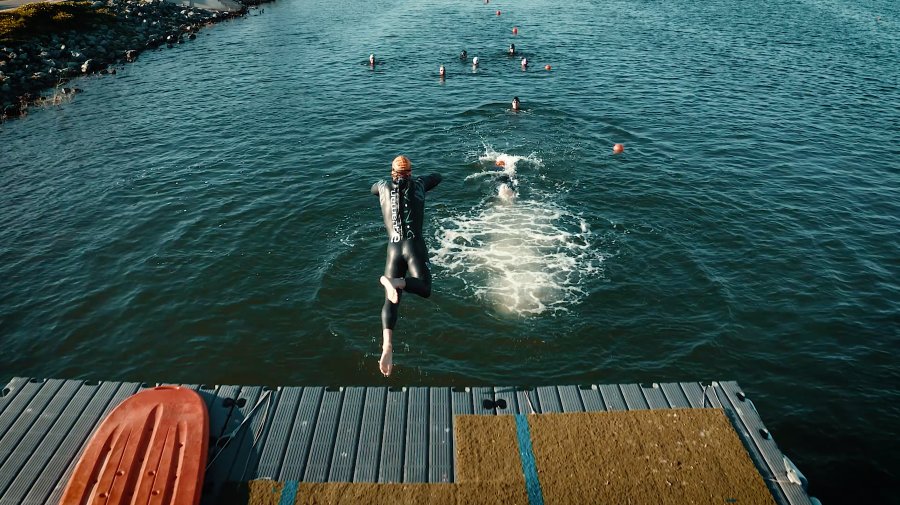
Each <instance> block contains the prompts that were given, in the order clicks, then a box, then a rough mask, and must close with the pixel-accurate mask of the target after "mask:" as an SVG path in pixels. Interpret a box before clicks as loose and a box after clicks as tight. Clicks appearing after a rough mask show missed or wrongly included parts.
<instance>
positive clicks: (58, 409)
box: [0, 380, 87, 496]
mask: <svg viewBox="0 0 900 505" xmlns="http://www.w3.org/2000/svg"><path fill="white" fill-rule="evenodd" d="M81 384H82V382H81V381H74V380H72V381H65V382H63V383H62V385H61V386H60V388H59V389H58V390H57V391H56V393H54V395H53V396H52V397H51V398H50V400H49V401H48V402H47V404H46V405H45V406H44V407H43V408H41V410H40V411H38V412H35V413H34V415H35V420H34V422H33V423H32V424H31V426H29V427H28V429H27V430H25V431H23V432H21V433H18V434H17V433H16V431H17V430H10V432H9V433H7V437H3V440H2V441H0V496H3V494H4V493H5V492H6V489H7V488H8V487H9V486H10V484H12V483H13V481H14V480H16V478H18V477H19V472H20V471H21V470H22V466H23V465H24V464H25V461H26V460H27V459H29V456H33V455H34V454H35V449H36V448H37V447H38V445H39V444H40V443H41V441H43V440H44V439H46V438H47V437H48V436H50V435H51V434H50V433H49V430H50V428H52V427H53V425H54V423H55V421H56V420H57V419H58V418H59V416H60V414H62V411H63V409H65V408H66V406H67V405H69V403H70V402H71V401H72V399H73V398H74V397H75V393H76V392H77V391H78V390H79V388H80V387H81ZM84 401H85V402H86V401H87V400H84ZM72 408H73V409H75V408H78V409H79V410H80V406H78V405H73V406H72ZM15 435H18V436H17V437H16V438H15V439H12V440H7V439H8V438H13V436H15ZM49 456H50V454H48V453H44V454H43V457H44V460H45V461H46V459H47V458H49Z"/></svg>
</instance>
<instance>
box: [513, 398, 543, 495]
mask: <svg viewBox="0 0 900 505" xmlns="http://www.w3.org/2000/svg"><path fill="white" fill-rule="evenodd" d="M516 436H517V437H518V439H519V458H520V459H521V460H522V473H524V474H525V489H527V490H528V503H529V505H544V493H543V491H541V481H540V480H538V473H537V463H535V461H534V451H532V450H531V431H529V429H528V418H527V417H526V416H524V415H522V414H517V415H516Z"/></svg>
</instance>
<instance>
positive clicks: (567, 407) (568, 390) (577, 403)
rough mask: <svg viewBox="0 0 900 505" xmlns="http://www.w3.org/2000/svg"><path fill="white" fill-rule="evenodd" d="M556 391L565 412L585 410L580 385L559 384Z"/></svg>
mask: <svg viewBox="0 0 900 505" xmlns="http://www.w3.org/2000/svg"><path fill="white" fill-rule="evenodd" d="M556 391H557V393H558V394H559V402H560V404H561V405H562V410H563V412H584V405H583V404H582V403H581V395H580V394H578V386H558V387H557V388H556Z"/></svg>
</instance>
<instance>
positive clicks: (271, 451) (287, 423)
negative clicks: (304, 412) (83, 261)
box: [253, 387, 303, 479]
mask: <svg viewBox="0 0 900 505" xmlns="http://www.w3.org/2000/svg"><path fill="white" fill-rule="evenodd" d="M278 393H279V394H278V397H277V398H276V401H275V405H274V412H275V414H274V416H273V417H272V421H271V423H270V424H271V426H270V427H269V432H268V433H267V434H266V436H265V438H264V439H263V442H262V450H261V451H260V456H259V465H258V466H257V468H256V473H255V474H254V475H253V476H254V477H255V478H269V479H277V478H278V475H279V474H280V473H281V466H282V462H283V461H284V454H285V453H286V452H287V444H288V440H289V439H290V437H291V431H292V429H293V427H294V420H295V419H296V417H297V408H298V407H299V406H300V395H301V394H302V393H303V388H299V387H286V388H281V390H279V392H278Z"/></svg>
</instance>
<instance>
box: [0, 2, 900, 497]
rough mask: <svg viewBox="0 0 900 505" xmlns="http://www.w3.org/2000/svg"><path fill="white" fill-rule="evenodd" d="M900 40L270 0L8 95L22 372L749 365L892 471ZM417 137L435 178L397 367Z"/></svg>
mask: <svg viewBox="0 0 900 505" xmlns="http://www.w3.org/2000/svg"><path fill="white" fill-rule="evenodd" d="M498 9H499V10H501V11H502V15H501V16H497V15H496V14H495V11H496V10H498ZM513 26H518V28H519V34H518V35H517V36H513V35H512V33H511V29H512V27H513ZM511 42H512V43H515V44H516V47H517V48H518V49H519V50H520V52H522V53H524V55H525V56H526V57H527V58H528V60H529V61H530V62H531V66H530V67H529V69H528V70H527V71H525V72H523V71H522V70H520V67H519V58H513V59H511V58H508V57H507V56H506V55H505V54H504V51H505V49H506V48H507V47H508V45H509V43H511ZM898 42H900V3H898V2H894V1H893V0H869V1H864V0H860V1H849V0H784V1H775V0H761V1H754V2H744V1H738V0H714V1H705V2H689V1H680V0H662V1H652V2H651V1H639V0H609V1H593V2H587V1H570V0H560V1H553V2H550V1H541V0H522V1H516V2H510V1H505V0H494V1H493V2H491V3H490V4H489V5H484V4H483V3H481V0H466V1H462V0H450V1H447V0H375V1H371V2H369V1H367V2H350V1H325V0H309V1H307V0H279V1H278V2H277V3H274V4H269V5H265V6H264V11H262V10H255V11H252V12H251V15H250V16H248V17H246V18H244V19H240V20H237V21H233V22H228V23H224V24H221V25H217V26H214V27H210V28H207V29H205V30H204V31H203V32H201V35H200V36H199V37H198V38H197V40H195V41H191V42H189V43H186V44H184V45H182V46H178V47H177V48H175V49H172V50H163V51H157V52H148V53H144V54H142V55H141V57H140V58H139V60H138V61H137V62H136V63H134V64H131V65H129V66H127V67H124V68H122V69H121V71H120V72H119V73H118V74H117V75H115V76H105V77H92V78H87V79H83V80H80V81H76V82H75V83H74V85H75V86H77V87H80V88H82V89H84V93H82V94H79V95H77V96H76V98H75V99H74V101H72V102H71V103H66V104H64V105H62V106H60V107H52V108H47V109H43V110H36V111H32V113H31V114H30V115H29V116H28V117H26V118H24V119H21V120H15V121H10V122H7V123H5V124H3V125H0V145H2V156H0V280H2V281H0V343H2V352H0V379H4V380H5V379H6V378H8V377H11V376H14V375H25V376H36V377H60V378H92V379H114V380H139V381H150V382H153V381H170V382H194V383H198V382H199V383H227V384H273V385H313V384H315V385H336V384H341V385H349V384H359V385H380V384H404V385H473V384H523V385H524V384H532V385H540V384H569V383H587V382H593V383H616V382H654V381H698V380H699V381H709V380H716V379H723V380H731V379H733V380H737V381H739V382H740V383H741V384H742V386H743V387H744V388H745V390H746V391H747V393H748V395H749V396H750V398H752V399H753V400H754V402H755V403H756V405H757V406H758V408H759V410H760V412H761V415H762V418H763V420H764V422H766V424H767V426H768V427H769V428H770V429H771V431H772V432H773V433H774V435H775V439H776V440H777V441H778V443H779V445H780V447H781V448H782V449H783V450H784V452H785V453H787V454H788V455H789V456H790V457H791V458H792V459H794V461H795V462H796V463H797V464H798V466H799V467H800V469H801V470H803V471H804V472H805V473H806V474H807V476H808V477H809V480H810V482H811V488H810V491H811V493H812V494H813V495H816V496H818V497H820V498H822V499H823V500H824V501H825V502H826V503H861V502H860V501H859V498H860V496H861V495H858V494H856V493H857V491H858V490H868V491H869V492H872V493H874V498H875V499H873V500H872V502H873V503H874V502H880V503H889V502H893V503H897V502H898V499H900V498H898V496H900V495H898V489H897V485H896V482H897V479H898V477H900V464H898V457H897V454H900V442H898V439H897V437H898V435H900V430H898V428H897V427H898V426H900V388H898V384H900V366H898V358H897V354H896V353H897V350H898V348H900V315H898V314H900V281H898V279H900V234H898V230H900V92H898V76H900V44H898ZM463 48H465V49H467V50H468V53H469V58H470V59H471V57H472V56H478V57H479V59H480V61H481V66H480V68H479V69H478V70H477V71H473V70H472V68H471V65H470V64H469V63H461V62H460V61H459V60H458V58H457V54H458V53H459V51H461V50H462V49H463ZM370 53H375V55H376V58H377V59H378V60H379V62H380V63H379V64H378V65H377V66H376V67H375V68H374V70H373V69H371V68H369V67H368V66H367V65H366V64H365V61H366V59H367V57H368V55H369V54H370ZM441 64H443V65H445V66H446V68H447V74H448V75H447V78H446V80H445V81H444V82H442V81H440V80H439V79H438V77H437V71H438V66H439V65H441ZM546 64H549V65H552V70H551V71H549V72H548V71H545V70H544V69H543V67H544V65H546ZM513 96H519V97H520V98H521V100H522V103H523V105H524V107H525V110H524V111H522V112H519V113H513V112H511V111H510V107H509V103H510V100H511V99H512V97H513ZM616 142H621V143H623V144H625V153H624V154H622V155H618V156H614V155H612V153H611V147H612V144H613V143H616ZM398 153H405V154H407V155H408V156H409V157H410V158H411V159H412V160H413V167H414V170H415V171H418V172H419V173H428V172H432V171H436V172H440V173H441V174H443V176H444V182H443V183H442V184H441V185H440V186H438V187H437V188H436V189H435V190H434V191H432V192H430V193H429V196H428V201H427V210H426V213H427V217H428V221H427V223H426V230H427V235H428V237H427V240H428V245H429V248H430V250H431V258H432V263H433V264H432V272H433V275H434V294H433V296H432V298H431V299H429V300H422V299H418V298H416V297H413V296H407V297H405V299H404V302H403V304H402V306H401V320H400V322H399V324H398V327H397V333H396V337H395V338H396V342H395V363H396V368H395V374H394V375H393V376H392V377H391V378H390V379H384V378H383V377H381V375H380V374H379V373H378V371H377V364H376V360H377V357H378V354H377V353H378V352H379V338H380V319H379V314H380V308H381V304H382V300H383V290H382V289H381V287H380V286H379V284H378V280H377V279H378V276H379V275H380V274H381V272H382V269H383V264H384V247H385V232H384V230H383V224H382V219H381V216H380V212H379V210H378V205H377V199H376V198H375V197H374V196H372V195H371V194H370V193H369V188H370V186H371V184H372V183H373V182H375V181H377V180H378V179H380V178H384V177H387V175H388V171H389V166H390V161H391V159H392V158H393V157H394V156H395V155H396V154H398ZM497 160H502V161H504V164H505V167H503V168H498V167H497V166H496V162H497ZM502 185H506V187H507V188H509V190H511V191H512V192H514V193H515V197H514V198H511V199H510V198H506V199H504V198H500V196H499V192H500V188H501V186H502Z"/></svg>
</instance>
